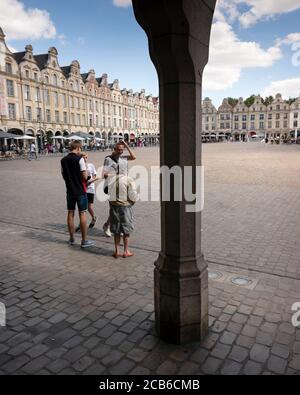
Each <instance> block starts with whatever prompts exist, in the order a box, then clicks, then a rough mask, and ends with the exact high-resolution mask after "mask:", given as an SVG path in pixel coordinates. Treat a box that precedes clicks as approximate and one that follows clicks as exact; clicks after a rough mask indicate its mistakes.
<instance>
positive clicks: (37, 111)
mask: <svg viewBox="0 0 300 395" xmlns="http://www.w3.org/2000/svg"><path fill="white" fill-rule="evenodd" d="M36 120H37V121H38V122H41V121H42V109H41V108H40V107H37V109H36Z"/></svg>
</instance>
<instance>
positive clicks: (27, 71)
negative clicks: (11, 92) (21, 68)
mask: <svg viewBox="0 0 300 395" xmlns="http://www.w3.org/2000/svg"><path fill="white" fill-rule="evenodd" d="M25 77H26V78H29V70H25Z"/></svg>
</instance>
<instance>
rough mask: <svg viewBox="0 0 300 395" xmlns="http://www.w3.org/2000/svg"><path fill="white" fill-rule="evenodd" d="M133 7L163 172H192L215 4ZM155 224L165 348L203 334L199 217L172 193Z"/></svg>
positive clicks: (166, 2)
mask: <svg viewBox="0 0 300 395" xmlns="http://www.w3.org/2000/svg"><path fill="white" fill-rule="evenodd" d="M133 7H134V13H135V17H136V19H137V21H138V23H139V24H140V25H141V26H142V28H143V29H144V30H145V32H146V34H147V36H148V40H149V47H150V56H151V59H152V61H153V63H154V65H155V67H156V69H157V72H158V77H159V87H160V122H161V134H160V139H161V148H160V163H161V166H168V168H172V167H173V166H180V167H181V168H182V169H183V168H184V167H185V166H192V167H193V168H194V169H195V167H196V166H201V127H202V119H201V91H202V74H203V69H204V67H205V65H206V63H207V61H208V49H209V39H210V31H211V24H212V18H213V12H214V8H215V0H133ZM183 180H184V177H183ZM198 181H199V180H198ZM193 182H194V185H195V182H196V179H195V175H194V179H193ZM161 223H162V225H161V233H162V236H161V239H162V245H161V252H160V254H159V257H158V260H157V261H156V263H155V271H154V278H155V318H156V328H157V332H158V334H159V336H160V337H161V339H163V340H165V341H167V342H171V343H176V344H184V343H187V342H194V341H200V340H201V339H203V338H204V336H205V335H206V333H207V330H208V271H207V264H206V262H205V260H204V257H203V255H202V252H201V213H200V212H198V213H195V212H194V213H191V212H186V202H185V201H184V200H183V201H180V202H177V201H174V195H173V196H172V194H171V201H170V202H162V203H161Z"/></svg>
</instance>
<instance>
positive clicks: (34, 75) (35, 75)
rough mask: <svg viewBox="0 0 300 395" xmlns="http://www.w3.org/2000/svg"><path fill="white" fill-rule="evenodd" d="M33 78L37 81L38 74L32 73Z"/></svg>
mask: <svg viewBox="0 0 300 395" xmlns="http://www.w3.org/2000/svg"><path fill="white" fill-rule="evenodd" d="M33 78H34V80H35V81H37V80H38V73H34V74H33Z"/></svg>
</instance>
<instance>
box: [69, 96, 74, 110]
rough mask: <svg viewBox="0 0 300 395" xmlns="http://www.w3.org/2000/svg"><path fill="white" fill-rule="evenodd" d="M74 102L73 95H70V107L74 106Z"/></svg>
mask: <svg viewBox="0 0 300 395" xmlns="http://www.w3.org/2000/svg"><path fill="white" fill-rule="evenodd" d="M73 105H74V102H73V96H70V107H71V108H73Z"/></svg>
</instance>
